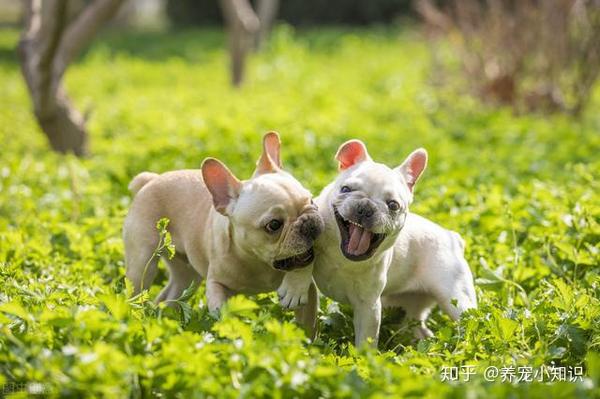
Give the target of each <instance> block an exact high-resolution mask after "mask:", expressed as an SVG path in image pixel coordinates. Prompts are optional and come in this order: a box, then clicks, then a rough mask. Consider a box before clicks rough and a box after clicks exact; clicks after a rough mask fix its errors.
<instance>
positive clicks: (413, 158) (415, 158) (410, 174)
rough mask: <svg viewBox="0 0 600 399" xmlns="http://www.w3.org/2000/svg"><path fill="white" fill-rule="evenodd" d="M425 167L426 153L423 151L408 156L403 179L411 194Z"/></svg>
mask: <svg viewBox="0 0 600 399" xmlns="http://www.w3.org/2000/svg"><path fill="white" fill-rule="evenodd" d="M425 166H427V153H426V152H425V150H416V151H415V152H413V153H412V154H411V155H410V157H409V159H408V163H407V165H406V174H405V178H406V184H407V185H408V188H409V189H410V191H411V192H412V191H413V187H414V186H415V184H416V182H417V180H419V177H420V176H421V173H423V170H424V169H425Z"/></svg>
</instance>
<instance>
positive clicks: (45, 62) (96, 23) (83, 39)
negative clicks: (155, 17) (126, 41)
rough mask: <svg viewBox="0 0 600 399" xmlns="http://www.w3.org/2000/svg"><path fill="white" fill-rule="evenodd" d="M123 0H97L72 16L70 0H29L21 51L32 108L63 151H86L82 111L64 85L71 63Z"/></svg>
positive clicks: (26, 5)
mask: <svg viewBox="0 0 600 399" xmlns="http://www.w3.org/2000/svg"><path fill="white" fill-rule="evenodd" d="M122 3H123V0H94V1H92V2H91V3H89V4H88V5H87V6H86V7H85V8H84V9H83V11H81V13H79V15H77V16H75V17H74V18H73V19H70V18H69V1H68V0H43V1H42V0H27V1H25V4H24V9H25V13H24V29H23V33H22V35H21V40H20V41H19V46H18V52H19V58H20V60H21V70H22V72H23V76H24V78H25V81H26V83H27V88H28V89H29V93H30V95H31V98H32V102H33V110H34V114H35V116H36V119H37V121H38V123H39V125H40V127H41V129H42V131H43V132H44V133H45V134H46V136H47V137H48V140H49V141H50V145H51V146H52V148H53V149H54V150H55V151H58V152H61V153H67V152H72V153H74V154H76V155H78V156H81V155H84V154H85V153H86V152H87V142H88V136H87V132H86V130H85V120H84V118H83V116H82V115H81V114H80V113H79V112H78V111H77V110H76V109H75V108H73V106H72V105H71V102H70V101H69V98H68V97H67V95H66V93H65V90H64V88H63V86H62V78H63V76H64V73H65V71H66V69H67V67H68V65H69V64H70V63H71V62H72V61H73V59H75V58H76V57H77V56H78V55H79V54H80V52H81V51H82V50H83V48H85V46H87V45H88V44H89V42H90V41H91V40H92V39H93V37H94V36H95V34H96V33H97V32H98V30H100V28H101V27H102V25H104V23H105V22H106V21H108V20H109V19H110V18H111V17H112V16H113V15H115V13H116V12H117V11H118V9H119V6H120V5H121V4H122Z"/></svg>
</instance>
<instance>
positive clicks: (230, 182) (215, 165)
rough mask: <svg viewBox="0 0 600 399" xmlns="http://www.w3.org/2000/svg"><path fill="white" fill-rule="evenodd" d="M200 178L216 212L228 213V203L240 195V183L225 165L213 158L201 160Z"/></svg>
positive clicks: (230, 203)
mask: <svg viewBox="0 0 600 399" xmlns="http://www.w3.org/2000/svg"><path fill="white" fill-rule="evenodd" d="M202 178H203V179H204V184H206V187H207V188H208V191H210V194H211V195H212V199H213V205H214V206H215V209H216V210H217V212H219V213H221V214H223V215H228V214H229V212H228V211H229V210H231V207H230V205H232V204H233V202H234V201H235V200H236V199H237V197H238V196H239V195H240V190H241V188H242V183H241V182H240V181H239V180H238V179H237V178H236V177H235V176H234V175H233V173H231V171H230V170H229V169H227V166H225V165H224V164H223V163H221V161H219V160H217V159H214V158H206V159H205V160H204V162H202Z"/></svg>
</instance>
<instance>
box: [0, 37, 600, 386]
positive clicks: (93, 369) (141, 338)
mask: <svg viewBox="0 0 600 399" xmlns="http://www.w3.org/2000/svg"><path fill="white" fill-rule="evenodd" d="M17 39H18V32H16V31H12V30H8V31H6V30H5V31H1V32H0V92H1V96H0V142H1V143H2V144H1V145H2V149H1V150H0V331H1V333H0V386H2V384H7V385H4V387H5V393H7V392H6V390H7V389H11V388H10V387H14V386H15V385H10V384H21V383H30V384H33V383H40V384H42V386H43V387H44V389H46V392H49V393H50V395H51V396H58V395H60V396H69V395H70V396H85V395H90V396H98V395H103V396H109V397H127V396H132V397H140V396H145V397H148V396H149V395H151V394H154V395H158V394H162V395H163V396H164V397H172V396H174V395H176V394H177V395H179V396H180V397H185V398H188V397H192V396H200V397H201V396H204V395H212V396H223V397H238V396H242V397H252V398H254V397H270V396H273V397H281V398H287V397H295V396H296V397H316V396H319V395H321V396H323V397H356V398H358V397H361V398H362V397H367V396H369V395H372V396H373V397H381V398H383V397H401V396H415V397H421V396H425V397H430V398H439V397H443V396H447V397H456V398H462V397H465V396H466V395H467V394H469V395H471V396H470V397H482V398H488V397H514V396H522V397H544V398H551V397H594V396H598V395H600V391H599V384H600V355H599V354H598V352H599V350H600V334H599V333H600V293H599V291H600V278H599V265H600V248H599V244H598V242H599V238H600V225H599V223H600V183H599V181H598V175H599V171H600V158H599V156H598V154H600V114H599V113H598V112H597V109H598V108H599V107H600V97H599V96H598V94H599V93H598V90H596V96H595V98H594V100H593V101H592V104H591V107H590V110H589V112H588V113H586V114H585V115H584V116H583V117H582V119H581V120H579V121H576V120H572V119H569V118H567V117H564V116H553V117H542V116H539V115H530V116H514V115H513V114H512V113H511V112H510V110H506V109H500V110H498V109H491V108H489V107H486V106H484V105H482V104H481V103H479V102H478V101H477V100H475V99H473V98H471V97H469V96H468V95H466V94H460V92H457V91H456V90H455V89H454V88H450V87H449V86H445V87H434V86H432V85H431V84H430V83H429V81H430V79H429V78H430V77H431V76H432V74H434V73H438V72H437V71H436V70H434V69H432V66H431V65H432V63H431V59H430V53H429V50H428V47H427V44H426V42H424V41H423V39H422V38H420V37H419V36H418V35H417V34H416V33H414V32H412V31H398V30H394V29H371V30H320V31H308V32H303V33H296V32H294V31H292V30H291V29H289V28H286V27H280V28H278V29H277V30H276V32H275V33H274V35H273V37H272V40H271V42H270V44H269V46H268V48H267V49H266V50H265V51H263V52H262V53H261V54H258V55H256V56H254V57H253V58H252V60H251V63H250V67H249V73H248V83H247V85H246V86H244V87H243V88H242V89H240V90H235V89H232V88H231V87H230V86H229V84H228V80H229V79H228V75H227V57H226V53H225V52H224V50H223V48H224V42H225V41H224V38H223V37H222V35H221V34H220V33H218V32H216V31H212V30H193V31H182V32H174V33H168V34H162V33H126V32H117V33H111V34H107V35H104V36H102V37H101V38H100V39H99V40H97V41H96V42H95V43H94V45H93V46H92V48H91V49H89V51H88V52H87V53H86V54H85V55H84V56H83V57H82V59H81V60H79V61H78V62H77V64H75V65H73V66H72V67H71V68H70V69H69V71H68V75H67V87H68V91H69V94H70V95H71V97H72V98H73V100H74V102H75V104H77V106H78V107H79V109H81V110H88V109H89V110H91V117H90V120H89V130H90V132H91V136H92V137H91V138H92V141H91V148H92V155H91V156H90V157H89V158H87V159H76V158H73V157H63V156H59V155H56V154H53V153H51V152H49V151H48V145H47V143H46V141H45V139H44V137H43V135H42V134H41V133H40V132H39V129H38V127H37V125H36V123H35V121H34V119H33V118H32V115H31V112H30V109H31V106H30V100H29V99H28V97H27V94H26V91H25V87H24V84H23V81H22V79H21V76H20V72H19V68H18V64H17V63H16V60H15V58H14V53H13V51H14V50H13V49H14V46H15V43H16V41H17ZM445 54H446V55H445V57H444V58H443V59H442V61H443V62H444V64H445V65H449V67H447V71H448V73H452V71H453V70H454V69H455V68H454V67H453V65H455V64H456V60H455V59H453V58H452V54H451V51H447V52H446V53H445ZM445 78H446V80H447V81H449V82H451V83H453V85H452V86H453V87H457V86H458V87H460V86H461V83H460V82H461V80H460V79H461V78H460V75H448V76H445ZM594 110H596V112H594ZM268 130H277V131H279V132H280V133H281V136H282V139H283V149H282V156H283V161H284V164H285V166H286V168H287V169H288V170H289V171H291V172H292V173H293V174H294V175H295V176H296V177H297V178H298V179H299V180H300V181H301V182H303V183H304V184H305V185H306V186H307V187H309V188H310V189H311V190H312V191H313V193H315V194H317V193H318V192H319V190H320V189H321V188H322V187H323V186H324V185H325V184H326V183H327V182H329V181H330V180H331V179H333V177H334V176H335V173H336V168H335V164H334V162H333V159H332V158H333V154H334V153H335V150H336V149H337V146H338V145H339V144H340V143H342V142H343V141H344V140H347V139H349V138H354V137H356V138H360V139H362V140H364V141H365V142H366V143H367V146H368V148H369V151H370V153H371V155H372V156H373V157H374V158H375V159H376V160H379V161H382V162H385V163H387V164H389V165H397V164H399V163H400V162H401V160H402V159H404V157H405V156H406V155H407V154H408V153H409V152H410V151H411V150H413V149H414V148H416V147H419V146H423V147H425V148H427V150H428V151H429V154H430V163H429V167H428V169H427V171H426V172H425V175H424V176H423V178H422V179H421V181H420V183H419V186H418V188H417V191H416V198H415V203H414V206H413V208H412V209H413V211H415V212H418V213H420V214H422V215H424V216H427V217H428V218H430V219H432V220H434V221H436V222H438V223H440V224H442V225H444V226H445V227H447V228H450V229H453V230H456V231H458V232H460V233H461V234H462V236H463V237H464V238H465V240H466V242H467V254H466V256H467V260H468V261H469V264H470V266H471V269H472V270H473V272H474V274H475V277H476V279H477V281H476V286H477V287H476V288H477V294H478V298H479V303H480V307H479V309H478V310H476V311H470V312H468V314H466V315H465V316H464V317H463V319H462V320H461V321H460V323H458V324H456V323H453V322H451V321H450V320H449V319H448V318H447V317H446V316H444V315H442V314H441V313H440V312H439V311H435V312H434V314H433V316H432V318H431V320H430V322H429V324H430V327H431V329H432V330H433V331H434V332H435V335H436V336H435V338H432V339H428V340H426V341H422V342H420V343H419V344H414V343H412V341H411V336H410V334H409V333H408V331H406V329H402V328H400V329H399V327H398V323H399V320H400V315H399V314H397V313H394V312H389V313H386V314H385V317H384V325H383V328H382V339H381V343H380V347H379V350H378V351H375V350H368V349H364V348H363V349H360V348H359V349H355V348H354V347H353V346H352V345H351V344H350V342H351V341H352V336H353V331H352V326H351V316H350V313H349V312H348V309H346V308H344V307H342V308H340V307H337V306H336V305H335V304H334V303H332V302H329V301H323V304H322V308H321V313H320V324H321V334H320V338H319V340H318V341H317V342H316V343H314V344H312V345H309V344H308V343H307V342H306V339H305V337H304V335H303V334H302V333H301V332H300V330H299V329H298V328H296V327H295V326H294V324H293V322H292V315H291V313H289V312H283V311H282V310H281V309H280V307H279V306H278V304H277V299H276V297H275V295H274V294H270V295H262V296H259V297H257V298H250V299H244V298H241V297H240V298H236V299H235V300H233V301H231V303H230V304H229V306H228V307H227V308H226V309H225V311H224V312H223V315H222V318H221V319H220V320H218V321H217V320H215V319H213V318H211V317H210V316H209V315H208V312H207V310H206V307H205V305H204V304H205V299H204V296H203V295H204V290H203V288H201V289H200V290H199V291H198V293H196V294H195V295H194V296H193V297H192V298H191V299H190V304H191V305H192V306H191V308H187V307H186V308H184V310H185V312H174V311H172V310H170V309H163V308H156V307H154V306H153V305H152V304H151V303H150V302H149V301H148V298H149V297H152V296H153V295H154V294H156V293H157V292H158V290H159V289H160V286H161V285H162V284H164V283H165V281H164V273H163V274H162V281H158V282H157V283H156V284H155V285H154V286H153V287H152V289H151V292H150V294H149V296H146V297H142V298H138V299H136V300H133V301H131V300H128V294H127V289H126V284H125V280H124V265H123V245H122V241H121V237H120V231H121V225H122V222H123V218H124V215H125V213H126V211H127V207H128V204H129V203H130V200H131V199H130V196H129V193H128V192H127V184H128V182H129V180H130V179H131V177H132V176H134V175H135V174H137V173H138V172H140V171H143V170H151V171H155V172H162V171H167V170H172V169H179V168H197V167H199V165H200V163H201V161H202V159H203V158H204V157H206V156H214V157H217V158H219V159H221V160H223V161H224V162H225V163H226V164H227V165H229V166H230V168H231V169H232V170H233V171H234V172H235V173H236V174H237V175H238V176H239V177H241V178H247V177H249V176H250V174H251V172H252V170H253V165H254V162H255V160H256V158H257V156H258V154H259V148H260V137H261V136H262V134H263V133H264V132H266V131H268ZM463 365H473V366H475V369H476V371H477V374H476V375H475V376H473V377H471V381H470V382H454V383H449V382H442V381H441V370H442V367H443V366H457V367H459V366H463ZM551 365H555V366H561V367H562V366H564V367H567V368H568V367H571V370H574V367H579V366H582V367H583V371H584V374H585V377H584V378H583V381H580V382H562V383H546V382H544V383H524V382H523V383H519V384H510V383H501V382H495V383H491V382H487V381H485V380H484V378H483V372H484V370H485V368H486V367H488V366H495V367H498V368H501V367H504V366H505V367H510V366H513V367H515V368H518V367H529V366H530V367H533V368H534V369H539V368H540V367H542V366H551ZM498 379H500V378H498ZM29 387H30V389H35V387H36V386H35V385H30V386H29ZM23 395H24V394H23Z"/></svg>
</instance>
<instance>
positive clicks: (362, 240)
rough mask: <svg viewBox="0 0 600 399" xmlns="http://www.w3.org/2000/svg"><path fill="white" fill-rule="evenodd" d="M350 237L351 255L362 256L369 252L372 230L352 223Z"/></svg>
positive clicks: (349, 249) (349, 250) (348, 249)
mask: <svg viewBox="0 0 600 399" xmlns="http://www.w3.org/2000/svg"><path fill="white" fill-rule="evenodd" d="M349 230H350V239H349V240H348V248H347V252H348V253H349V254H350V255H355V256H360V255H362V254H364V253H365V252H367V250H368V249H369V245H370V244H371V232H370V231H369V230H365V229H363V228H362V227H358V226H356V225H353V224H350V229H349Z"/></svg>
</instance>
